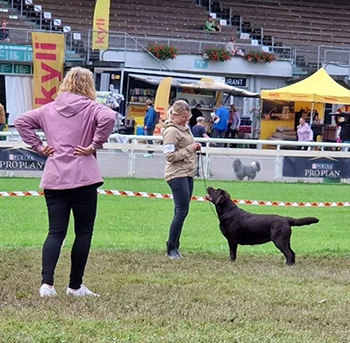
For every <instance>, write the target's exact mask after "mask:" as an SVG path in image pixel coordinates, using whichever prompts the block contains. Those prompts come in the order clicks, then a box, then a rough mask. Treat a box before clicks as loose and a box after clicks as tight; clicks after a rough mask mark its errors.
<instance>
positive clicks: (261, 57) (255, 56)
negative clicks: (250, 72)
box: [244, 51, 275, 63]
mask: <svg viewBox="0 0 350 343" xmlns="http://www.w3.org/2000/svg"><path fill="white" fill-rule="evenodd" d="M244 58H245V59H246V60H247V61H248V62H252V63H271V62H272V61H274V60H275V55H274V54H271V53H270V52H264V51H250V52H248V53H246V54H245V55H244Z"/></svg>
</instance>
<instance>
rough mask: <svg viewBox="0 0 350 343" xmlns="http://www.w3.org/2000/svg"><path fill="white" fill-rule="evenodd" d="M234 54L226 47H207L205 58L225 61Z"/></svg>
mask: <svg viewBox="0 0 350 343" xmlns="http://www.w3.org/2000/svg"><path fill="white" fill-rule="evenodd" d="M231 57H232V55H231V54H230V53H229V52H228V51H227V50H225V49H223V48H222V49H206V50H205V51H204V54H203V58H204V59H206V60H208V61H213V62H225V61H229V60H230V59H231Z"/></svg>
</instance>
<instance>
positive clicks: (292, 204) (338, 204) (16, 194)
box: [0, 189, 350, 207]
mask: <svg viewBox="0 0 350 343" xmlns="http://www.w3.org/2000/svg"><path fill="white" fill-rule="evenodd" d="M98 193H99V194H101V195H117V196H118V195H119V196H128V197H139V198H155V199H172V198H173V196H172V195H171V194H161V193H147V192H132V191H117V190H107V189H98ZM43 195H44V193H43V192H37V191H25V192H21V191H15V192H0V198H5V197H28V196H33V197H35V196H43ZM192 200H194V201H208V200H207V199H206V198H205V197H200V196H193V197H192ZM232 201H233V202H234V203H235V204H239V205H257V206H279V207H349V206H350V202H293V201H261V200H238V199H232Z"/></svg>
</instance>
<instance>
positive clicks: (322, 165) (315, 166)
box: [311, 163, 334, 170]
mask: <svg viewBox="0 0 350 343" xmlns="http://www.w3.org/2000/svg"><path fill="white" fill-rule="evenodd" d="M311 168H312V169H317V170H333V169H334V164H333V163H313V164H312V166H311Z"/></svg>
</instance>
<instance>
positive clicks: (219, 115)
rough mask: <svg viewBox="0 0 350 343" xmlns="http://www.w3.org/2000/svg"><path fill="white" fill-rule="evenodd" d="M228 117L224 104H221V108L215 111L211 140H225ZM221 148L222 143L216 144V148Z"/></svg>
mask: <svg viewBox="0 0 350 343" xmlns="http://www.w3.org/2000/svg"><path fill="white" fill-rule="evenodd" d="M229 116H230V114H229V112H228V109H227V108H226V107H225V105H224V103H222V105H221V107H220V108H219V109H218V110H217V111H216V117H215V120H214V124H213V138H225V133H226V130H227V123H228V119H229ZM223 146H224V145H223V144H222V143H219V144H218V147H223Z"/></svg>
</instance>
